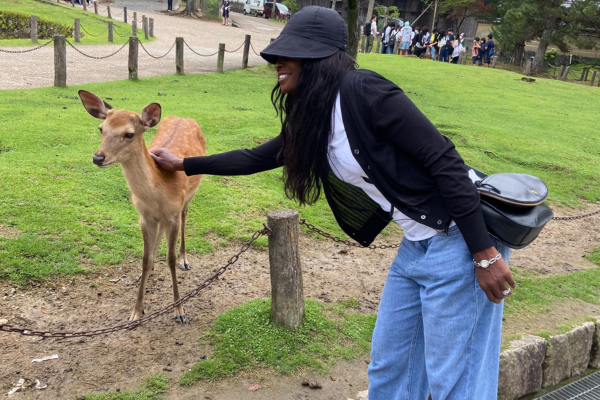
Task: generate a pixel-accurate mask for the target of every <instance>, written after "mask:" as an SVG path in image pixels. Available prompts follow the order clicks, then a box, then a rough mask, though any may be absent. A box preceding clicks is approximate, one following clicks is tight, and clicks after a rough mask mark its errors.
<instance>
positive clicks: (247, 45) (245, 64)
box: [242, 35, 250, 69]
mask: <svg viewBox="0 0 600 400" xmlns="http://www.w3.org/2000/svg"><path fill="white" fill-rule="evenodd" d="M249 54H250V35H246V39H245V40H244V54H243V55H242V69H246V68H248V55H249Z"/></svg>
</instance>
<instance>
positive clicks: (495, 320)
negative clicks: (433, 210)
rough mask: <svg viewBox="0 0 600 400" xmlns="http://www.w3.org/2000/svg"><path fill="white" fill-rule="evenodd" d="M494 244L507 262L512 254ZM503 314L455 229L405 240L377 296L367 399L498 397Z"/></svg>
mask: <svg viewBox="0 0 600 400" xmlns="http://www.w3.org/2000/svg"><path fill="white" fill-rule="evenodd" d="M492 242H493V244H494V246H495V247H496V249H498V250H499V251H500V253H501V254H502V257H503V258H504V260H506V261H507V262H508V258H509V256H510V249H509V248H508V247H506V246H504V245H503V244H501V243H500V242H498V241H497V240H496V239H494V238H492ZM502 309H503V304H495V303H492V302H490V301H489V300H488V299H487V297H486V295H485V293H484V292H483V290H482V289H481V287H480V286H479V283H478V282H477V278H476V276H475V267H474V265H473V257H472V255H471V253H470V252H469V250H468V248H467V245H466V243H465V241H464V239H463V236H462V234H461V233H460V230H459V229H458V227H456V226H454V227H452V228H450V229H449V230H448V232H441V233H438V234H437V235H436V236H434V237H432V238H430V239H426V240H422V241H417V242H411V241H409V240H406V239H404V240H403V241H402V245H401V246H400V248H399V249H398V253H397V255H396V257H395V259H394V261H393V262H392V265H391V266H390V271H389V274H388V276H387V279H386V282H385V286H384V289H383V293H382V295H381V302H380V305H379V312H378V314H377V322H376V323H375V330H374V332H373V340H372V351H371V363H370V365H369V400H427V398H428V396H429V394H431V396H432V398H433V400H469V399H473V400H493V399H496V398H497V391H498V364H499V357H500V334H501V328H502Z"/></svg>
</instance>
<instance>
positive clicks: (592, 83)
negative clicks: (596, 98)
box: [590, 71, 596, 86]
mask: <svg viewBox="0 0 600 400" xmlns="http://www.w3.org/2000/svg"><path fill="white" fill-rule="evenodd" d="M595 80H596V71H594V73H593V74H592V81H591V82H590V86H594V81H595Z"/></svg>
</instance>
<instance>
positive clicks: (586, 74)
mask: <svg viewBox="0 0 600 400" xmlns="http://www.w3.org/2000/svg"><path fill="white" fill-rule="evenodd" d="M589 73H590V69H589V68H586V69H585V77H584V78H583V81H584V82H587V78H588V74H589Z"/></svg>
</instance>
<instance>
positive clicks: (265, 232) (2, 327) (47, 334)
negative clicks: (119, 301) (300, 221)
mask: <svg viewBox="0 0 600 400" xmlns="http://www.w3.org/2000/svg"><path fill="white" fill-rule="evenodd" d="M271 233H272V231H271V229H270V228H268V227H267V226H266V225H265V224H263V229H259V230H257V231H256V232H254V233H253V234H252V237H251V238H250V240H248V241H247V242H246V243H244V244H243V245H242V247H241V248H240V251H238V252H237V253H236V254H234V255H233V256H232V257H231V258H230V259H229V260H228V261H227V264H225V265H223V266H222V267H221V268H219V269H218V270H217V271H216V272H215V273H214V275H213V276H211V277H210V278H208V279H206V280H205V281H204V282H202V283H201V284H200V286H198V287H196V288H195V289H194V290H192V291H190V292H188V293H187V294H186V295H185V296H183V297H182V298H180V299H179V300H177V301H175V302H173V303H170V304H169V305H167V306H166V307H164V308H161V309H160V310H157V311H154V312H153V313H150V314H148V315H146V316H143V317H142V318H140V319H138V320H135V321H129V322H123V323H121V324H118V325H114V326H111V327H108V328H99V329H92V330H87V331H78V332H52V331H37V330H34V329H28V328H20V327H16V326H12V325H8V324H0V332H9V333H20V334H21V335H24V336H40V337H44V338H63V339H66V338H75V337H83V336H97V335H103V334H106V333H112V332H117V331H121V330H123V329H133V328H135V327H137V326H139V325H141V324H143V323H144V322H148V321H150V320H152V319H155V318H157V317H159V316H161V315H163V314H165V313H167V312H169V311H172V310H173V309H175V307H177V306H179V305H181V304H183V303H185V302H186V301H188V300H189V299H191V298H192V297H194V296H197V295H198V293H200V291H201V290H202V289H205V288H206V287H208V286H209V285H210V284H212V283H213V282H214V281H215V280H217V279H218V278H219V277H220V276H221V275H223V274H224V273H225V271H227V269H228V268H229V267H231V266H232V265H233V264H235V263H236V262H237V260H238V259H239V258H240V256H241V255H242V254H243V253H245V252H246V251H248V249H249V248H250V246H251V245H252V243H254V242H255V241H256V240H257V239H258V238H259V237H261V236H270V235H271Z"/></svg>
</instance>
